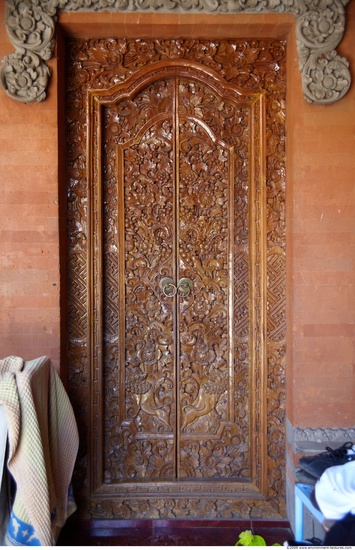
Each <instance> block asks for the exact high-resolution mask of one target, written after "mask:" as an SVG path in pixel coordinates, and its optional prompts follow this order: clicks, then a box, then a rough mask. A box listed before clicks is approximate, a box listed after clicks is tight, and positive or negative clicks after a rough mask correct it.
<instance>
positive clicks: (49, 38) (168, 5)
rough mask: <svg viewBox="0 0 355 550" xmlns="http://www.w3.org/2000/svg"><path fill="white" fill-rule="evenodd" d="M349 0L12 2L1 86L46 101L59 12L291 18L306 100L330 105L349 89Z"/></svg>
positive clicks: (18, 95)
mask: <svg viewBox="0 0 355 550" xmlns="http://www.w3.org/2000/svg"><path fill="white" fill-rule="evenodd" d="M348 2H349V0H7V10H6V27H7V31H8V34H9V37H10V40H11V42H12V44H13V45H14V47H15V52H14V53H11V54H9V55H7V56H6V57H5V58H4V59H3V61H2V65H1V68H0V84H1V87H2V88H3V90H4V91H5V92H6V93H7V94H8V95H9V96H10V97H11V98H13V99H15V100H17V101H20V102H23V103H33V102H38V101H43V100H44V99H45V98H46V88H47V84H48V80H49V77H50V69H49V68H48V67H47V65H46V64H45V62H44V61H46V60H48V59H50V58H51V56H52V54H53V50H54V45H55V38H54V34H55V22H56V18H57V13H58V12H60V11H91V12H99V11H111V12H156V13H189V14H190V13H191V14H192V13H209V14H221V13H224V14H226V13H231V14H236V13H242V12H244V13H292V14H294V15H295V17H296V18H297V22H296V38H297V50H298V54H299V68H300V71H301V76H302V85H303V92H304V97H305V100H306V101H307V102H309V103H316V104H328V103H334V102H335V101H338V100H339V99H341V98H342V97H343V96H344V95H345V94H346V93H347V91H348V90H349V87H350V83H351V76H350V71H349V63H348V61H347V60H346V59H345V58H344V57H340V56H339V55H338V54H337V52H336V49H335V48H336V47H337V46H338V44H339V43H340V41H341V39H342V37H343V34H344V30H345V10H344V8H345V6H346V5H347V3H348Z"/></svg>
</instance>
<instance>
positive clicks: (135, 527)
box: [57, 520, 293, 546]
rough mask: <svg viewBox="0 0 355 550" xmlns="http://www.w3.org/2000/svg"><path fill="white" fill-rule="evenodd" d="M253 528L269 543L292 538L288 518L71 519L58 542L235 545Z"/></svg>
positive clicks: (67, 543)
mask: <svg viewBox="0 0 355 550" xmlns="http://www.w3.org/2000/svg"><path fill="white" fill-rule="evenodd" d="M246 529H250V530H251V531H252V532H253V533H254V534H257V535H261V536H262V537H264V539H265V541H266V544H267V545H268V546H270V545H272V544H274V543H279V544H281V545H282V543H283V542H284V541H285V540H288V539H292V538H293V535H292V531H291V529H290V526H289V523H288V522H286V521H274V520H255V521H248V520H211V521H206V520H136V521H132V520H131V521H114V522H113V521H109V520H99V521H92V522H81V523H80V524H79V523H77V522H75V521H73V520H69V521H68V522H67V524H66V526H65V527H64V528H63V530H62V533H61V536H60V538H59V541H58V543H57V545H58V546H234V545H235V543H236V542H237V540H238V538H239V533H241V532H242V531H245V530H246Z"/></svg>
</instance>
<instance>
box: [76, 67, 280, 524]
mask: <svg viewBox="0 0 355 550" xmlns="http://www.w3.org/2000/svg"><path fill="white" fill-rule="evenodd" d="M265 124H266V123H265V94H264V92H263V91H247V90H242V89H241V88H240V87H238V86H236V85H233V84H230V83H228V82H226V80H225V79H223V78H222V77H221V76H220V75H218V74H217V73H216V72H215V71H214V70H212V69H210V68H209V67H206V66H203V65H201V64H200V63H196V62H194V61H191V60H182V61H181V60H178V59H177V60H176V59H175V60H160V61H159V60H158V61H156V62H155V63H154V64H147V65H146V66H144V67H143V68H140V69H139V70H138V71H135V72H134V73H132V74H131V75H129V76H128V77H127V78H125V79H124V80H123V81H122V82H120V83H119V84H116V85H114V86H111V87H103V88H101V89H92V90H91V89H89V91H88V119H87V136H88V138H87V144H88V149H87V150H88V158H87V169H88V179H89V195H88V199H89V200H88V203H89V216H88V232H89V235H90V237H89V245H88V264H87V265H88V268H89V271H90V272H91V276H90V279H89V281H88V286H89V298H88V305H87V307H88V309H89V312H90V319H91V329H90V330H91V332H90V337H89V348H90V354H91V355H90V357H91V359H90V360H91V371H90V372H91V375H90V377H91V381H90V388H91V389H90V390H89V396H90V397H89V399H90V402H91V405H90V409H89V411H90V412H89V414H90V415H91V416H90V417H91V419H92V427H90V428H89V448H88V453H89V456H90V457H91V464H92V466H91V470H90V471H91V474H90V476H91V482H90V483H91V486H92V490H93V492H94V493H93V494H96V497H95V498H96V499H97V495H101V497H100V498H102V499H104V500H105V499H108V500H109V501H110V503H111V504H110V505H109V508H110V510H111V512H109V513H107V515H108V516H110V515H112V509H116V514H117V513H118V515H119V514H120V512H117V510H118V508H119V507H121V508H120V509H121V510H125V507H124V506H126V507H127V506H128V509H129V510H130V512H129V517H133V516H135V517H142V516H144V515H145V514H146V515H148V517H159V506H161V504H159V502H160V503H161V502H163V501H162V500H161V499H163V500H164V499H166V498H167V497H168V496H169V497H171V496H172V495H174V496H176V497H177V501H176V502H177V504H175V506H176V510H175V514H176V516H178V517H183V516H184V514H185V512H184V509H185V508H186V502H187V501H189V498H190V497H191V495H192V494H193V495H194V498H197V499H198V501H199V502H201V499H202V500H204V499H206V498H207V500H208V495H211V494H213V495H214V498H215V499H216V500H215V502H217V501H218V499H222V500H223V499H227V501H228V502H229V505H230V504H231V503H232V502H233V499H235V500H238V498H240V497H242V498H241V500H243V499H244V501H245V502H246V501H248V499H249V502H254V504H253V506H254V507H255V506H260V503H261V501H262V500H264V497H265V495H266V494H267V489H266V484H267V480H266V475H265V474H266V464H265V465H263V464H262V461H264V460H265V461H266V460H267V452H268V451H267V435H266V421H267V420H266V419H267V406H266V391H267V388H266V378H265V373H266V368H267V366H266V354H265V326H266V322H267V314H266V294H265V286H266V279H265V253H266V241H265V238H266V231H265V229H266V227H265V225H264V224H265V211H264V204H265V201H266V187H265V170H266V168H265V160H264V148H265ZM76 252H77V250H76ZM72 257H73V258H74V257H75V250H74V247H73V251H72ZM216 495H217V496H216ZM148 497H150V499H148ZM142 498H143V499H146V500H147V499H148V500H149V502H150V504H149V505H146V506H148V509H149V510H148V511H147V510H145V512H144V513H142V508H141V506H142V504H140V505H137V502H136V501H135V499H138V501H140V499H142ZM260 499H261V500H260ZM94 500H95V499H94ZM255 500H256V501H260V502H259V504H257V505H256V504H255ZM114 502H116V504H114ZM118 503H119V504H118ZM184 503H185V504H184ZM102 505H103V504H102V502H101V504H100V506H102ZM233 505H234V504H233ZM206 506H207V508H206ZM216 506H217V505H216ZM264 506H265V504H264ZM93 507H94V508H95V505H94V504H93ZM201 507H202V509H203V510H204V511H201V510H200V511H196V513H195V514H192V516H191V511H189V512H188V514H187V515H188V516H189V515H190V517H205V516H206V517H207V516H208V514H209V512H206V510H207V509H208V504H206V503H205V504H203V505H201V504H199V505H198V508H201ZM266 507H268V506H266ZM271 508H272V507H271ZM132 510H135V511H134V512H132ZM122 513H123V512H122ZM127 513H128V512H127ZM94 515H95V513H94ZM114 515H115V514H114ZM123 515H124V513H123ZM267 515H268V514H266V516H267ZM269 515H270V514H269Z"/></svg>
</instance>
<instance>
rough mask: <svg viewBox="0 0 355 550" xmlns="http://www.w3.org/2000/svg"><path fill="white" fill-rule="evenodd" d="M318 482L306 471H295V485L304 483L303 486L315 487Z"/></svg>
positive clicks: (300, 469)
mask: <svg viewBox="0 0 355 550" xmlns="http://www.w3.org/2000/svg"><path fill="white" fill-rule="evenodd" d="M317 481H318V478H317V477H314V476H311V474H309V473H308V472H306V470H303V469H302V468H299V469H298V470H296V483H304V484H305V485H315V484H316V483H317Z"/></svg>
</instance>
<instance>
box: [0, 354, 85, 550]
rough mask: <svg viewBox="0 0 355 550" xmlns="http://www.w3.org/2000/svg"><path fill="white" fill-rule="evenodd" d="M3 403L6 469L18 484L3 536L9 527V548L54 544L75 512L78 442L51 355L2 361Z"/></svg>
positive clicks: (0, 392)
mask: <svg viewBox="0 0 355 550" xmlns="http://www.w3.org/2000/svg"><path fill="white" fill-rule="evenodd" d="M0 405H2V407H3V410H4V411H5V413H6V421H7V438H8V459H7V470H8V471H9V472H10V473H11V475H12V477H13V479H14V481H15V483H16V494H15V498H14V502H13V504H12V507H11V512H10V517H9V521H8V524H7V526H6V525H5V526H4V524H3V525H2V526H0V527H1V532H2V533H4V532H5V527H6V535H5V544H6V545H8V546H38V545H42V546H52V545H55V543H56V540H57V537H58V535H59V532H60V529H61V527H62V526H63V525H64V523H65V521H66V519H67V517H68V515H70V514H71V513H72V512H73V511H74V510H75V503H74V502H73V501H72V499H71V495H70V482H71V477H72V473H73V468H74V463H75V459H76V455H77V451H78V444H79V439H78V430H77V425H76V421H75V416H74V412H73V409H72V406H71V404H70V401H69V398H68V396H67V394H66V392H65V389H64V386H63V384H62V382H61V380H60V378H59V375H58V374H57V372H56V371H55V369H54V368H53V366H52V364H51V361H50V359H49V357H39V358H38V359H34V360H32V361H24V360H23V359H22V358H21V357H12V356H11V357H7V358H5V359H2V360H0ZM3 427H4V428H5V426H3ZM3 439H4V437H3ZM3 481H4V480H3ZM2 485H3V484H2ZM1 489H2V487H1ZM1 495H2V498H3V497H4V498H5V496H6V494H5V493H4V494H3V491H1ZM5 520H6V517H4V518H3V520H2V523H4V521H5ZM0 535H1V533H0Z"/></svg>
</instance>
